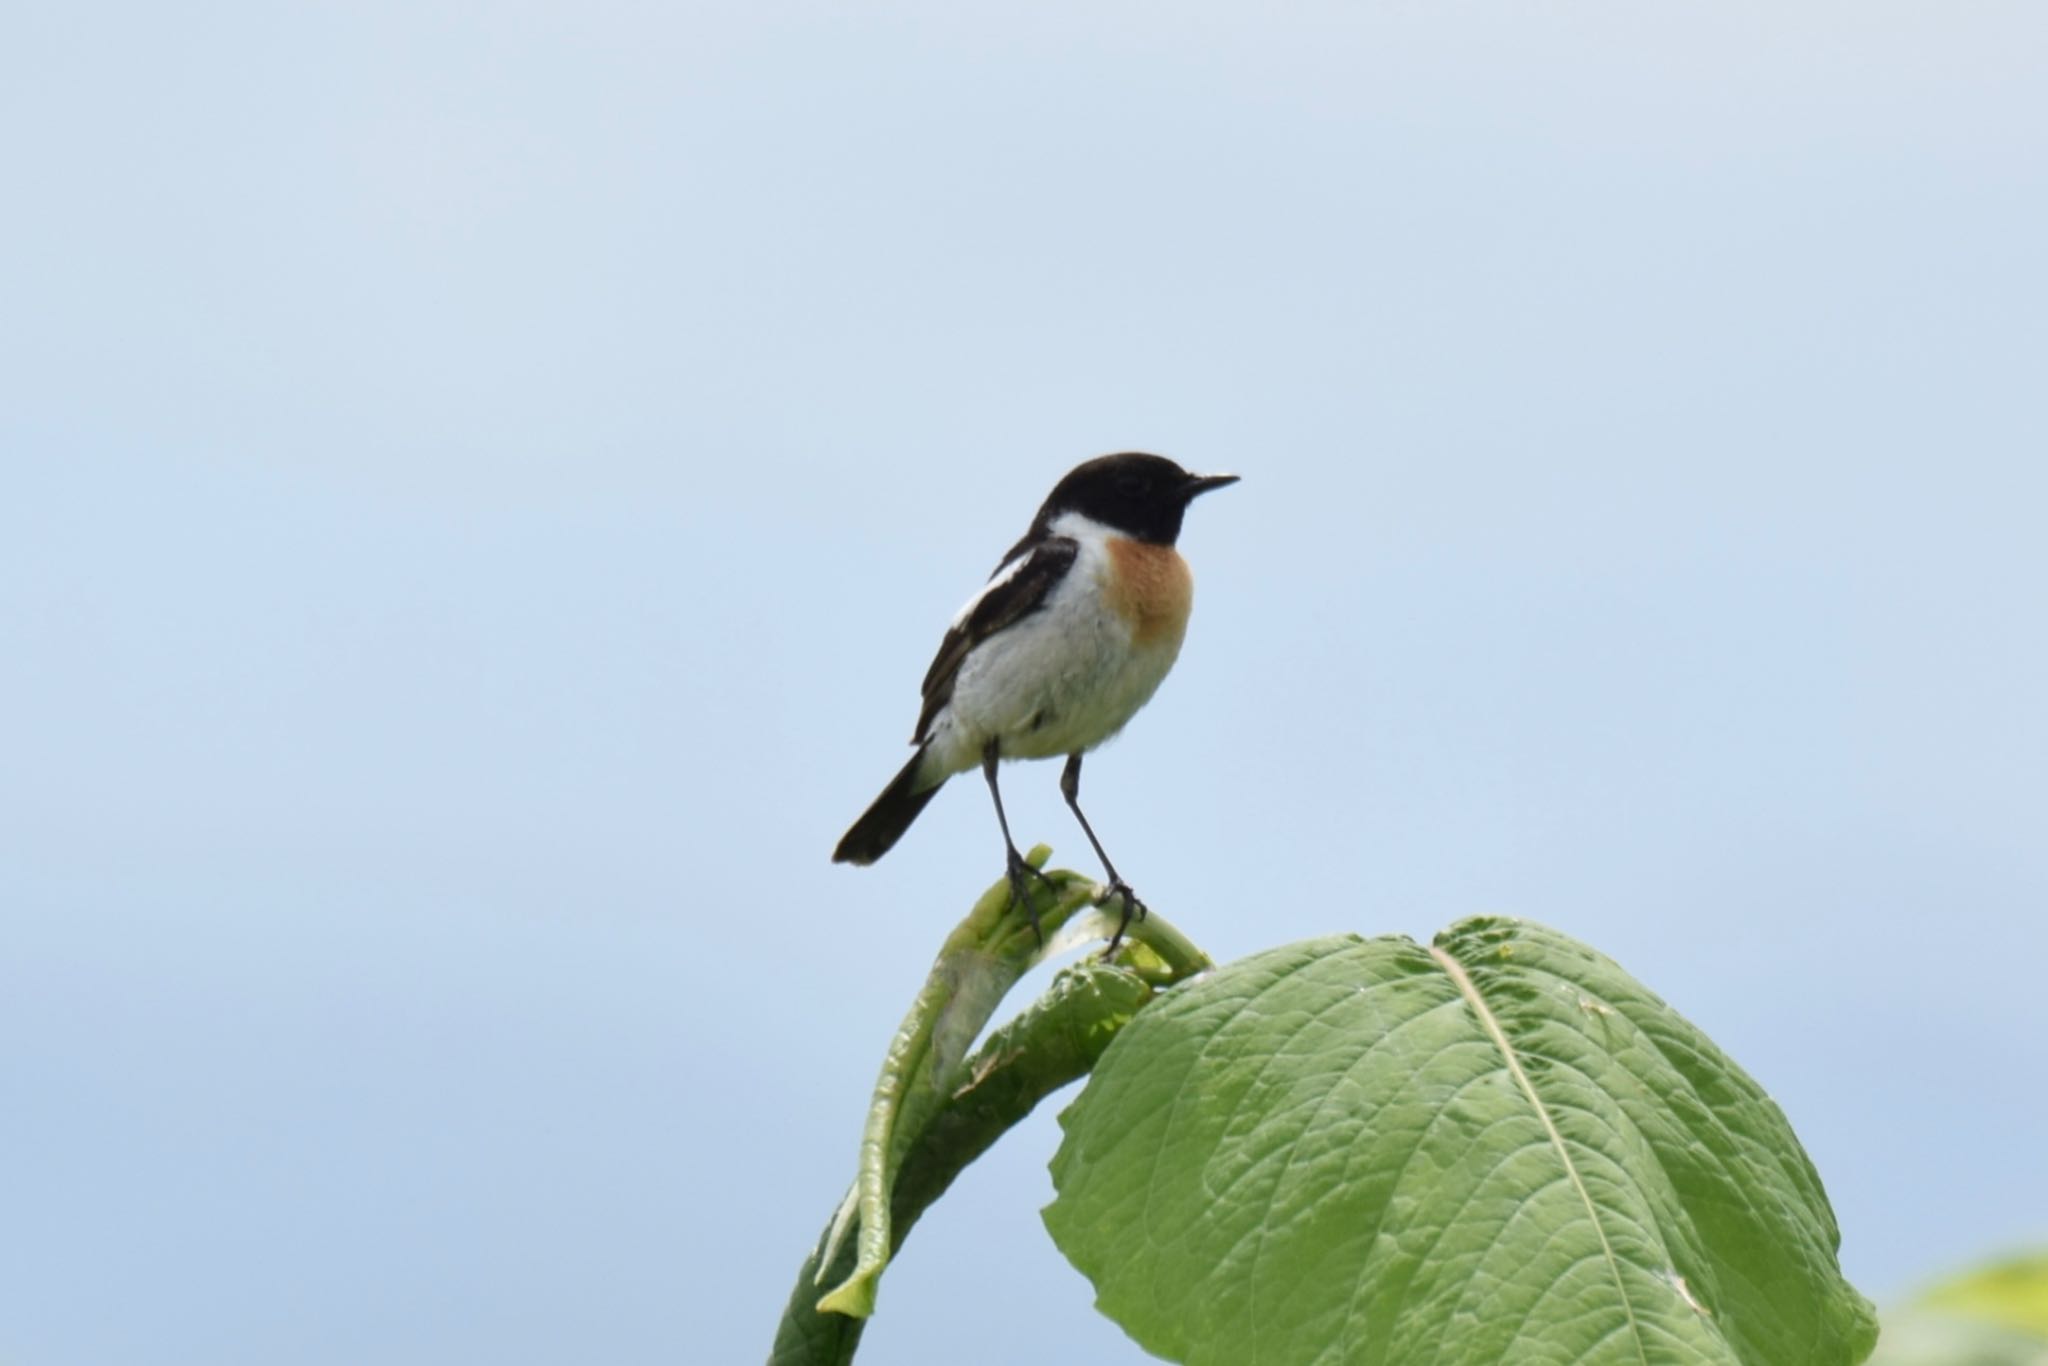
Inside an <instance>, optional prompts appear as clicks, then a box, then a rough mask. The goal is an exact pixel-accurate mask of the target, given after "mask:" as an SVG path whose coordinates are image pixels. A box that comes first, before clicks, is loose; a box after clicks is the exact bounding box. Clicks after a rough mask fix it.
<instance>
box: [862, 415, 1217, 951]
mask: <svg viewBox="0 0 2048 1366" xmlns="http://www.w3.org/2000/svg"><path fill="white" fill-rule="evenodd" d="M1238 478H1239V476H1237V475H1235V474H1191V473H1189V472H1188V471H1187V470H1184V469H1182V468H1181V467H1180V466H1179V465H1178V464H1175V463H1174V462H1173V461H1171V460H1169V459H1167V458H1166V457H1164V456H1159V455H1149V454H1146V453H1144V452H1142V451H1124V452H1120V453H1117V454H1114V455H1103V456H1098V457H1096V458H1095V459H1093V460H1088V461H1084V462H1083V463H1082V464H1080V465H1077V466H1075V467H1074V468H1073V469H1072V470H1070V471H1068V473H1067V474H1066V475H1065V477H1063V478H1062V479H1061V480H1060V481H1059V482H1058V483H1057V484H1055V485H1054V486H1053V490H1052V492H1051V493H1050V494H1048V495H1047V496H1046V499H1045V502H1044V503H1043V504H1042V505H1041V506H1040V507H1039V509H1038V515H1037V516H1035V517H1034V518H1032V520H1031V527H1030V530H1028V531H1026V532H1025V533H1024V537H1023V539H1022V540H1020V541H1018V542H1017V544H1016V545H1014V546H1012V547H1010V550H1009V553H1007V554H1006V555H1004V556H1003V558H1002V560H1001V561H1000V562H999V563H998V564H997V565H996V568H995V571H994V572H993V573H992V574H990V575H989V578H988V582H987V583H985V584H984V585H982V588H981V591H979V592H978V593H976V594H975V595H974V596H973V597H972V598H970V599H969V600H968V602H967V604H966V606H964V607H962V608H961V609H960V611H959V613H958V614H957V615H956V616H954V618H953V621H952V624H951V625H950V626H948V627H947V629H946V634H945V637H944V639H942V640H941V641H940V642H939V650H938V654H937V655H935V656H934V657H933V659H932V662H931V667H930V668H929V669H927V670H926V671H925V676H924V684H923V690H922V691H923V699H924V705H923V707H922V708H921V709H920V710H919V712H918V717H917V728H916V730H915V731H914V732H913V733H912V735H911V744H913V745H915V746H916V747H917V752H916V753H915V754H913V755H912V756H911V758H910V762H909V763H907V764H905V765H904V766H903V768H902V770H901V771H900V772H898V773H897V774H896V776H895V777H894V778H892V779H890V780H889V785H888V786H887V787H885V788H883V789H882V793H881V795H880V796H878V797H876V798H875V800H874V802H873V803H872V804H871V805H869V807H868V809H867V810H866V811H865V812H863V813H862V814H861V817H860V819H859V820H856V821H855V822H854V823H853V826H852V828H850V829H849V830H848V831H847V832H846V834H845V836H844V837H843V838H842V839H841V840H840V841H839V845H838V847H837V848H836V849H835V850H834V851H833V854H832V859H833V862H835V863H852V864H862V865H864V864H871V863H873V862H875V861H876V860H877V859H879V858H881V857H882V856H883V855H884V854H886V853H888V852H889V850H890V849H892V848H894V847H895V844H896V842H897V840H899V839H901V838H902V837H903V832H904V831H905V830H908V829H909V828H910V824H911V822H912V821H914V820H916V819H917V817H918V813H920V812H922V811H923V810H924V808H925V806H926V805H927V804H928V803H930V801H931V800H932V798H933V797H935V796H937V795H938V792H939V789H940V788H941V787H942V786H944V785H945V783H946V781H947V779H949V778H952V777H954V776H956V775H958V774H961V773H965V772H967V771H968V770H970V769H972V768H975V767H977V766H979V767H980V769H981V771H982V776H983V777H984V778H985V779H986V780H987V782H988V790H989V796H990V798H991V799H992V800H993V801H994V803H995V808H996V823H997V825H998V826H999V827H1000V828H1001V830H1002V834H1003V851H1004V859H1005V862H1004V877H1005V878H1006V879H1007V880H1008V882H1009V885H1010V895H1011V898H1012V902H1013V904H1014V905H1016V906H1021V907H1023V908H1024V909H1025V910H1026V911H1027V912H1028V913H1029V914H1030V916H1031V923H1032V928H1033V930H1034V931H1036V930H1037V928H1038V917H1037V911H1036V909H1035V908H1034V907H1033V906H1032V904H1031V900H1030V897H1029V895H1028V894H1027V892H1026V885H1027V884H1026V879H1027V878H1028V877H1036V878H1038V879H1039V880H1040V881H1041V882H1046V883H1047V884H1048V885H1050V880H1049V879H1048V878H1046V876H1045V874H1044V873H1042V872H1040V871H1039V870H1038V869H1037V868H1034V867H1032V866H1031V864H1029V863H1028V862H1026V861H1025V859H1024V856H1023V855H1022V854H1020V853H1018V852H1017V844H1016V841H1015V840H1013V839H1012V838H1011V837H1010V822H1009V818H1008V817H1007V816H1006V815H1005V814H1004V813H1003V793H1002V788H1001V786H1000V784H999V783H998V782H997V778H996V769H997V766H998V764H1000V763H1001V762H1002V761H1003V760H1006V759H1050V758H1057V757H1059V756H1061V755H1065V756H1066V761H1067V762H1066V767H1065V768H1064V769H1063V770H1062V771H1061V774H1060V792H1061V794H1062V795H1063V796H1064V797H1065V798H1066V802H1067V806H1068V807H1069V809H1071V810H1072V811H1073V813H1074V818H1075V819H1076V820H1077V821H1079V822H1080V824H1081V830H1082V833H1084V834H1085V835H1087V836H1088V843H1089V844H1090V845H1092V846H1093V847H1094V849H1095V856H1096V858H1098V859H1100V860H1101V861H1102V867H1103V871H1104V872H1105V873H1107V874H1108V878H1109V881H1108V883H1107V889H1106V891H1105V892H1104V894H1103V896H1102V898H1101V900H1102V902H1103V903H1104V904H1107V903H1108V902H1109V901H1111V900H1120V901H1121V902H1122V903H1123V904H1122V910H1123V914H1122V918H1121V919H1120V920H1119V921H1118V923H1117V929H1116V933H1115V934H1114V935H1112V936H1111V938H1110V951H1111V952H1114V951H1115V948H1116V945H1117V944H1118V943H1119V942H1121V941H1122V939H1123V934H1124V931H1125V930H1126V929H1128V928H1129V926H1130V923H1131V918H1132V916H1133V914H1134V913H1135V914H1136V915H1137V916H1138V917H1140V918H1142V917H1143V916H1144V914H1145V903H1144V902H1143V901H1141V900H1139V898H1138V895H1137V893H1136V892H1135V891H1133V890H1132V888H1131V885H1130V884H1129V883H1128V882H1126V881H1124V879H1123V877H1122V876H1121V875H1119V874H1118V872H1117V870H1116V865H1115V864H1113V863H1111V862H1110V859H1109V855H1108V854H1107V853H1106V852H1104V850H1103V847H1102V841H1101V840H1099V839H1097V838H1096V836H1095V830H1094V827H1093V826H1091V825H1090V824H1089V823H1088V817H1087V816H1086V814H1084V813H1083V812H1082V810H1081V759H1082V756H1083V755H1085V754H1087V753H1088V752H1089V751H1091V750H1093V749H1095V748H1096V747H1097V746H1099V745H1101V744H1102V743H1103V742H1104V741H1106V740H1109V739H1110V738H1111V737H1113V736H1115V735H1116V734H1117V733H1118V732H1119V731H1121V730H1122V729H1123V728H1124V726H1125V724H1126V723H1128V722H1129V721H1130V719H1131V718H1132V717H1133V716H1135V715H1136V714H1137V713H1138V710H1139V708H1141V707H1143V706H1144V705H1145V703H1146V702H1148V701H1150V700H1151V698H1152V694H1153V693H1154V692H1155V691H1157V690H1158V687H1159V685H1160V683H1161V682H1162V681H1164V679H1165V678H1166V675H1167V671H1168V670H1170V669H1172V667H1173V663H1174V660H1175V659H1176V658H1177V657H1178V656H1179V654H1180V647H1181V641H1182V640H1183V638H1184V637H1185V635H1186V633H1187V624H1188V612H1189V609H1190V608H1191V607H1192V606H1193V603H1194V578H1193V576H1192V575H1191V574H1190V572H1189V570H1188V565H1187V561H1186V560H1185V559H1183V558H1182V557H1181V554H1180V552H1179V550H1178V549H1176V548H1175V542H1177V541H1178V540H1179V539H1180V531H1181V519H1182V517H1183V515H1184V514H1185V513H1186V511H1187V508H1188V505H1189V504H1190V503H1192V502H1193V501H1194V500H1195V499H1196V498H1198V497H1200V496H1201V495H1202V494H1205V493H1208V492H1210V491H1212V490H1214V489H1220V488H1223V487H1225V486H1226V485H1229V484H1234V483H1236V482H1237V481H1238Z"/></svg>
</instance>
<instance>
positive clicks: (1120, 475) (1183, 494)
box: [1034, 451, 1237, 545]
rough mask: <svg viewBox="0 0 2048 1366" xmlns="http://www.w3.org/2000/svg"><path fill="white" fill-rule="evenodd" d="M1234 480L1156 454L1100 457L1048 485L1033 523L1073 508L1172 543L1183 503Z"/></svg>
mask: <svg viewBox="0 0 2048 1366" xmlns="http://www.w3.org/2000/svg"><path fill="white" fill-rule="evenodd" d="M1236 482H1237V476H1236V475H1234V474H1189V473H1188V472H1187V471H1186V470H1184V469H1182V468H1181V467H1180V466H1178V465H1176V464H1174V463H1173V462H1172V461H1171V460H1168V459H1167V458H1166V457H1165V456H1160V455H1143V454H1140V453H1138V452H1136V451H1126V452H1124V453H1123V454H1121V455H1100V456H1097V457H1096V458H1095V459H1093V460H1090V461H1087V462H1086V463H1084V464H1080V465H1076V466H1075V467H1074V468H1073V469H1072V470H1069V471H1068V472H1067V477H1066V478H1064V479H1062V480H1060V482H1059V483H1058V484H1056V485H1054V486H1053V491H1052V493H1051V494H1050V495H1048V496H1047V498H1046V500H1045V506H1043V507H1041V508H1040V509H1039V510H1038V520H1037V522H1036V523H1035V524H1034V525H1035V527H1036V529H1037V530H1040V531H1043V530H1045V529H1046V528H1048V527H1050V526H1051V525H1052V524H1053V523H1054V522H1055V521H1057V520H1058V519H1059V517H1060V514H1062V513H1067V512H1078V513H1080V514H1081V515H1082V516H1084V517H1089V518H1092V519H1093V520H1095V521H1098V522H1100V523H1102V524H1103V525H1104V526H1107V527H1113V528H1114V529H1116V530H1117V531H1121V532H1122V533H1123V534H1124V535H1126V536H1130V537H1133V538H1135V539H1137V540H1140V541H1150V542H1152V543H1154V544H1155V545H1172V544H1173V543H1174V541H1175V540H1176V539H1177V538H1178V537H1179V536H1180V519H1181V514H1182V513H1184V512H1186V511H1187V507H1188V504H1189V503H1191V502H1193V501H1194V500H1195V498H1197V497H1199V496H1200V495H1202V494H1204V493H1207V492H1208V491H1209V490H1210V489H1220V488H1222V487H1223V486H1224V485H1225V484H1235V483H1236Z"/></svg>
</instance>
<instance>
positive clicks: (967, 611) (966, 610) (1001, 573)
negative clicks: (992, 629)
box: [951, 550, 1033, 631]
mask: <svg viewBox="0 0 2048 1366" xmlns="http://www.w3.org/2000/svg"><path fill="white" fill-rule="evenodd" d="M1032 554H1033V552H1032V551H1030V550H1027V551H1025V552H1024V553H1023V554H1022V555H1019V556H1018V557H1017V558H1016V559H1014V560H1011V561H1010V562H1009V563H1008V564H1006V565H1004V566H1003V567H1002V568H1001V569H998V570H997V571H996V572H995V573H994V574H991V575H990V576H989V580H988V582H987V583H985V584H983V585H982V586H981V591H980V592H979V593H976V594H975V595H974V596H973V597H971V598H969V599H968V600H967V605H966V606H965V607H962V608H961V609H960V610H959V611H958V612H955V613H954V614H953V622H952V626H951V629H952V630H955V631H957V630H959V629H960V628H961V627H963V626H965V625H966V624H967V618H969V617H971V616H973V615H974V609H975V608H977V607H979V606H981V600H982V599H983V598H985V597H987V596H988V595H989V594H991V593H993V592H995V591H996V589H998V588H1001V587H1002V586H1003V585H1004V584H1006V583H1008V582H1009V581H1010V580H1011V579H1014V578H1016V577H1017V575H1018V574H1019V573H1020V572H1022V570H1023V568H1024V566H1025V565H1027V564H1029V563H1031V556H1032Z"/></svg>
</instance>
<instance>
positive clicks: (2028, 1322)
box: [1870, 1253, 2048, 1366]
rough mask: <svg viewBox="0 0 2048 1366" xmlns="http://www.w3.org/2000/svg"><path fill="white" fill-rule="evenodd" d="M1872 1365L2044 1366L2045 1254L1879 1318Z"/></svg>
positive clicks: (1975, 1275)
mask: <svg viewBox="0 0 2048 1366" xmlns="http://www.w3.org/2000/svg"><path fill="white" fill-rule="evenodd" d="M1870 1360H1871V1366H2048V1253H2035V1254H2033V1255H2032V1256H2027V1257H2015V1258H2013V1259H2011V1260H2009V1261H2004V1262H2000V1263H1998V1264H1996V1265H1994V1266H1988V1267H1985V1268H1983V1269H1982V1270H1980V1271H1974V1272H1971V1273H1970V1274H1969V1275H1967V1276H1961V1277H1958V1278H1957V1279H1955V1280H1952V1281H1947V1282H1944V1283H1943V1284H1941V1285H1938V1286H1936V1287H1935V1288H1934V1289H1932V1290H1930V1291H1928V1292H1927V1293H1926V1294H1925V1295H1923V1296H1921V1297H1920V1299H1919V1300H1917V1301H1916V1302H1914V1303H1913V1304H1911V1305H1909V1306H1908V1307H1906V1308H1905V1309H1902V1310H1899V1311H1897V1312H1896V1313H1887V1314H1886V1315H1885V1318H1884V1340H1883V1341H1882V1342H1880V1343H1879V1344H1878V1348H1877V1355H1876V1356H1874V1357H1872V1358H1871V1359H1870Z"/></svg>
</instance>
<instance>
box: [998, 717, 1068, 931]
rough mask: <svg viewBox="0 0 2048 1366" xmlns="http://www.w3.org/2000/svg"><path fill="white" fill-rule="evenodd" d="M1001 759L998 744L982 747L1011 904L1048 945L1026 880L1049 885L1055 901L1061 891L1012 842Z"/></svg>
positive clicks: (1048, 888)
mask: <svg viewBox="0 0 2048 1366" xmlns="http://www.w3.org/2000/svg"><path fill="white" fill-rule="evenodd" d="M1001 757H1002V756H1001V753H1000V748H999V742H998V741H995V740H990V741H989V742H988V743H987V744H986V745H983V746H982V748H981V774H982V776H983V777H984V778H987V779H988V795H989V796H991V797H993V798H995V799H996V824H997V825H1000V826H1002V827H1003V854H1004V856H1005V858H1006V859H1007V862H1006V863H1005V864H1004V865H1003V876H1005V877H1007V878H1008V879H1009V880H1010V898H1011V900H1013V901H1015V902H1016V903H1017V905H1019V906H1021V907H1023V908H1024V913H1025V914H1026V915H1028V916H1030V917H1031V933H1032V934H1034V935H1036V936H1037V938H1038V942H1039V944H1040V945H1041V946H1042V945H1043V944H1044V943H1045V931H1043V930H1041V929H1039V928H1038V907H1036V906H1034V905H1032V904H1031V894H1030V893H1029V892H1027V891H1025V890H1024V879H1025V878H1027V877H1035V878H1037V879H1038V880H1039V881H1040V882H1043V883H1044V884H1045V885H1046V888H1047V890H1049V891H1050V892H1051V893H1052V894H1053V896H1054V897H1055V898H1057V897H1058V896H1059V894H1060V889H1059V888H1058V887H1055V886H1054V885H1053V881H1052V879H1051V878H1049V877H1047V876H1046V875H1045V874H1044V873H1043V872H1041V871H1040V870H1039V869H1037V868H1033V867H1032V866H1031V865H1030V864H1029V863H1027V862H1025V860H1024V856H1023V855H1022V854H1020V853H1018V852H1017V842H1016V841H1015V840H1013V839H1011V838H1010V818H1009V817H1008V816H1005V815H1004V814H1003V790H1002V789H1001V788H1000V787H997V786H996V761H997V760H998V759H999V758H1001Z"/></svg>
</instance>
